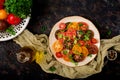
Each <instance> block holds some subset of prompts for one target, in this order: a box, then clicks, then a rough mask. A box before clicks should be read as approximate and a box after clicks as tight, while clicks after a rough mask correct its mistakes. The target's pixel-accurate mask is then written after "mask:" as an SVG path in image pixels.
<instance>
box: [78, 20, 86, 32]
mask: <svg viewBox="0 0 120 80" xmlns="http://www.w3.org/2000/svg"><path fill="white" fill-rule="evenodd" d="M79 26H80V29H81V30H83V31H86V30H87V29H88V24H87V23H85V22H79Z"/></svg>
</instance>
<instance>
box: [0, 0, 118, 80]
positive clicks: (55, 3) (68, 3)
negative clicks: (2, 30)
mask: <svg viewBox="0 0 120 80" xmlns="http://www.w3.org/2000/svg"><path fill="white" fill-rule="evenodd" d="M31 15H32V16H31V20H30V22H29V24H28V26H27V29H29V30H30V31H31V32H32V33H34V34H40V33H45V34H47V35H48V36H49V33H50V31H51V29H52V26H53V25H54V24H55V23H56V22H57V21H59V20H60V19H62V18H64V17H67V16H74V15H77V16H83V17H85V18H88V19H89V20H91V21H92V22H93V23H94V24H95V25H96V27H97V28H98V30H99V32H100V36H101V39H103V38H106V39H109V38H112V37H114V36H116V35H119V34H120V0H33V8H32V14H31ZM18 49H20V46H19V45H17V44H16V43H15V42H13V41H12V40H9V41H6V42H0V80H12V79H14V80H69V79H67V78H63V77H61V76H58V75H55V74H48V73H45V72H44V71H42V69H41V68H40V67H39V65H37V64H36V63H34V62H33V63H26V64H21V63H19V62H17V60H16V55H15V53H16V52H17V50H18ZM119 76H120V56H118V58H117V60H115V61H113V62H110V61H108V62H107V64H106V65H105V66H104V68H103V70H102V72H101V73H98V74H95V75H92V76H90V77H88V78H85V79H83V80H101V79H102V80H108V79H109V80H113V79H117V78H119ZM78 80H82V79H78Z"/></svg>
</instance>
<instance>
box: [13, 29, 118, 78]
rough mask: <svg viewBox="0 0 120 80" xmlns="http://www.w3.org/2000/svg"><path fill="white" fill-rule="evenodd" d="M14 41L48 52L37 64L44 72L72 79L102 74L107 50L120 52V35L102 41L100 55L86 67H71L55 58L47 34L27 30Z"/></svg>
mask: <svg viewBox="0 0 120 80" xmlns="http://www.w3.org/2000/svg"><path fill="white" fill-rule="evenodd" d="M14 41H15V42H16V43H17V44H19V45H20V46H21V47H23V46H33V47H34V48H35V49H36V50H38V51H43V50H44V51H47V53H46V54H44V56H43V58H42V60H41V61H40V62H39V61H38V62H37V63H38V64H39V65H40V67H41V68H42V69H43V71H45V72H47V73H53V74H58V75H60V76H63V77H67V78H71V79H77V78H86V77H88V76H91V75H93V74H96V73H100V72H101V71H102V68H103V67H104V58H105V56H106V55H107V50H108V49H109V48H111V47H114V49H115V50H117V51H120V35H118V36H115V37H113V38H112V39H102V40H101V45H100V49H99V53H98V55H97V56H96V58H95V59H94V60H92V61H91V62H90V63H88V64H86V65H84V66H79V67H69V66H66V65H64V64H62V63H60V62H58V61H57V60H56V59H55V58H54V56H53V55H52V53H51V51H50V49H49V45H48V37H47V36H46V35H45V34H40V35H33V34H32V33H31V32H29V31H28V30H25V31H24V32H23V33H22V34H21V35H19V36H18V37H17V38H15V39H14Z"/></svg>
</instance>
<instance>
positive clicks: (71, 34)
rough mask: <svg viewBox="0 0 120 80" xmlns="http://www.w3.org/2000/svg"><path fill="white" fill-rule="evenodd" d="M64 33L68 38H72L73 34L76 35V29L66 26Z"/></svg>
mask: <svg viewBox="0 0 120 80" xmlns="http://www.w3.org/2000/svg"><path fill="white" fill-rule="evenodd" d="M65 35H66V36H68V37H70V38H73V37H74V36H76V30H75V29H73V28H68V30H67V32H66V34H65Z"/></svg>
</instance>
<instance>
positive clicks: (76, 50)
mask: <svg viewBox="0 0 120 80" xmlns="http://www.w3.org/2000/svg"><path fill="white" fill-rule="evenodd" d="M72 52H73V53H74V54H81V52H82V48H81V47H80V46H79V45H78V44H75V45H74V46H73V48H72Z"/></svg>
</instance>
